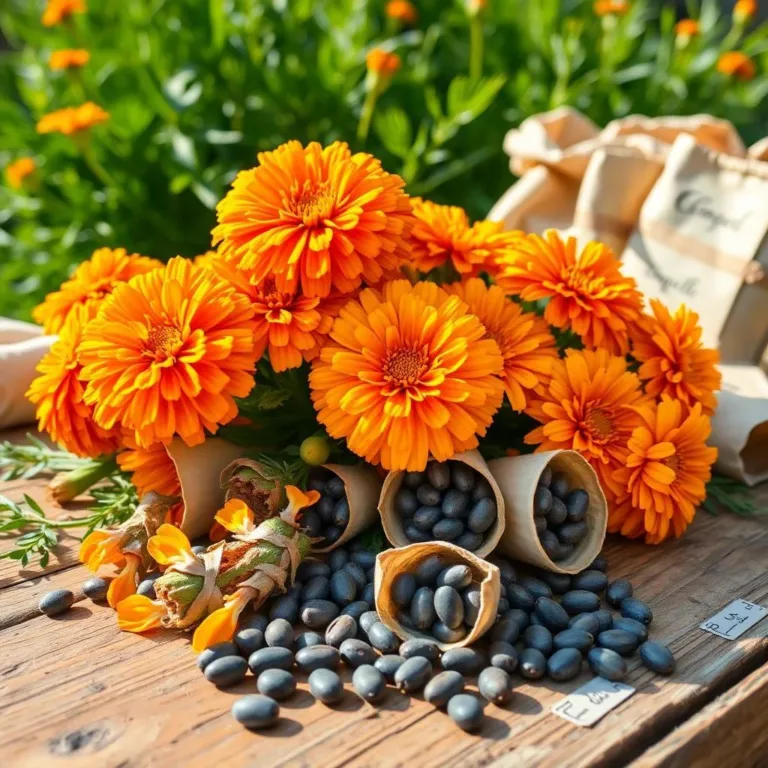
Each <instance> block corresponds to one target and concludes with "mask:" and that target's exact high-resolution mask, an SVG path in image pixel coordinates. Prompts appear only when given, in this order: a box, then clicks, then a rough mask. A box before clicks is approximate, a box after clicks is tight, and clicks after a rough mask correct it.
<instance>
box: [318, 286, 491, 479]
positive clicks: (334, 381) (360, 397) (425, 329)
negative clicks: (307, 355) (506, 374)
mask: <svg viewBox="0 0 768 768" xmlns="http://www.w3.org/2000/svg"><path fill="white" fill-rule="evenodd" d="M484 336H485V328H484V327H483V325H482V324H481V323H480V320H479V319H478V318H477V317H476V316H475V315H473V314H470V313H469V311H468V308H467V306H466V304H464V303H463V302H462V301H460V300H459V298H458V297H456V296H450V297H449V296H448V295H447V294H446V293H445V291H443V290H442V289H440V288H439V287H438V286H437V285H435V284H434V283H427V282H422V283H417V284H416V285H414V286H412V285H411V284H410V283H409V282H408V281H407V280H397V281H395V282H392V283H387V284H385V285H384V287H383V290H382V292H381V293H379V292H378V291H375V290H373V289H366V290H364V291H363V292H362V293H361V294H360V297H359V299H357V300H355V301H350V302H349V303H347V305H346V306H345V307H344V309H342V311H341V314H340V316H339V318H338V319H337V320H336V321H335V323H334V325H333V330H332V331H331V338H332V339H333V341H329V342H328V343H327V344H326V345H325V347H323V349H322V351H321V353H320V357H319V358H317V359H316V360H315V361H314V363H313V369H312V372H311V374H310V376H309V382H310V387H311V389H312V399H313V401H314V404H315V408H316V409H317V411H318V420H319V421H320V422H321V423H322V424H324V425H325V426H326V428H327V429H328V432H329V434H330V435H331V436H332V437H335V438H340V437H344V438H346V440H347V445H348V446H349V448H350V450H352V451H353V452H354V453H356V454H357V455H358V456H363V457H365V458H366V460H368V461H370V462H371V463H379V462H380V463H381V464H382V466H383V467H384V468H385V469H409V470H421V469H424V467H425V466H426V464H427V460H428V458H429V456H430V454H431V455H433V456H434V457H435V458H437V459H438V460H440V461H444V460H446V459H449V458H451V456H453V455H454V454H455V453H457V452H459V451H463V450H468V449H470V448H475V447H476V446H477V444H478V440H477V436H478V435H480V436H482V435H484V434H485V432H486V430H487V429H488V426H489V425H490V423H491V420H492V419H493V415H494V413H495V412H496V410H497V409H498V407H499V406H500V405H501V400H502V398H503V396H504V389H503V385H502V382H501V380H500V379H499V378H498V377H499V376H500V375H501V374H502V371H503V360H502V357H501V353H500V352H499V347H498V345H497V344H496V342H495V341H493V340H492V339H484V338H483V337H484Z"/></svg>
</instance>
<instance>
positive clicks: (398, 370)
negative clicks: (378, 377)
mask: <svg viewBox="0 0 768 768" xmlns="http://www.w3.org/2000/svg"><path fill="white" fill-rule="evenodd" d="M426 370H427V355H426V354H425V353H424V352H420V351H419V350H417V349H397V350H395V351H394V352H390V353H389V355H388V356H387V360H386V362H385V363H384V375H385V376H386V378H387V380H388V381H391V382H392V383H394V384H398V385H399V386H401V387H409V386H413V385H414V384H416V383H417V382H418V380H419V379H420V378H421V376H422V374H423V373H424V372H425V371H426Z"/></svg>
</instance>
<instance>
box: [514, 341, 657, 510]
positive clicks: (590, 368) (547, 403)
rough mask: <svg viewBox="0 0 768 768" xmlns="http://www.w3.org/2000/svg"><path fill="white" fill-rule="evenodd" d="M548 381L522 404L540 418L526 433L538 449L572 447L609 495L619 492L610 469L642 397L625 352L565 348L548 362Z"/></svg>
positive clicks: (621, 457)
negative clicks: (562, 356)
mask: <svg viewBox="0 0 768 768" xmlns="http://www.w3.org/2000/svg"><path fill="white" fill-rule="evenodd" d="M551 376H552V378H551V381H550V383H549V385H548V386H546V387H539V389H537V390H536V399H535V400H534V401H533V402H532V403H531V405H530V406H529V407H528V409H527V410H526V413H528V414H529V415H530V416H532V417H533V418H534V419H536V421H538V422H540V423H541V424H542V426H540V427H536V429H534V430H533V431H532V432H529V433H528V434H527V435H526V436H525V442H526V443H528V444H529V445H538V448H537V449H536V450H537V451H552V450H556V449H563V448H565V449H567V448H570V449H573V450H575V451H578V452H579V453H581V454H582V455H583V456H584V458H585V459H586V460H587V461H588V462H589V463H590V464H591V465H592V466H593V467H594V468H595V471H596V472H597V473H598V475H599V477H600V481H601V484H602V486H603V489H604V490H605V491H606V494H608V495H609V497H610V498H615V497H617V496H619V495H621V493H622V490H623V489H622V485H621V483H619V482H617V481H616V480H615V479H614V477H613V473H614V472H615V470H616V469H618V468H619V467H621V466H623V465H624V463H625V461H626V457H627V454H628V449H627V441H628V440H629V437H630V435H631V434H632V431H633V430H634V429H635V427H636V426H638V424H639V423H640V416H639V415H638V414H637V412H636V411H635V410H633V409H632V408H630V407H629V406H636V405H640V404H642V403H643V402H645V400H646V398H645V397H644V396H643V393H642V391H641V389H640V380H639V379H638V377H637V375H636V374H634V373H630V372H629V371H627V362H626V360H625V359H624V358H623V357H618V356H613V355H610V354H609V353H608V352H607V351H606V350H604V349H598V350H595V351H592V350H575V349H569V350H568V351H567V352H566V357H565V359H564V360H556V361H555V362H554V363H553V364H552V372H551Z"/></svg>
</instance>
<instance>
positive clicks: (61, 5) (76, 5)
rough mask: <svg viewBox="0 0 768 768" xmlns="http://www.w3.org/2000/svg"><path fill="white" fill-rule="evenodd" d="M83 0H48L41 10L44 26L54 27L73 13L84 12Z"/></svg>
mask: <svg viewBox="0 0 768 768" xmlns="http://www.w3.org/2000/svg"><path fill="white" fill-rule="evenodd" d="M85 11H86V8H85V0H48V3H47V4H46V6H45V10H44V11H43V17H42V22H43V26H44V27H54V26H56V25H57V24H60V23H61V22H62V21H64V20H65V19H68V18H69V17H70V16H71V15H72V14H73V13H85Z"/></svg>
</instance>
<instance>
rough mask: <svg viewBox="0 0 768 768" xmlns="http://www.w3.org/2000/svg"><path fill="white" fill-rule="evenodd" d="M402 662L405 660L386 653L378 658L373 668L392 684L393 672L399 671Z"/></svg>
mask: <svg viewBox="0 0 768 768" xmlns="http://www.w3.org/2000/svg"><path fill="white" fill-rule="evenodd" d="M404 661H405V659H404V658H403V657H402V656H398V655H397V654H394V653H387V654H385V655H384V656H379V658H378V659H376V661H375V662H374V665H373V666H374V667H376V669H378V670H379V672H381V674H382V675H384V677H385V678H386V679H387V680H389V682H392V681H393V680H394V679H395V672H397V670H398V669H400V666H401V665H402V663H403V662H404Z"/></svg>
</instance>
